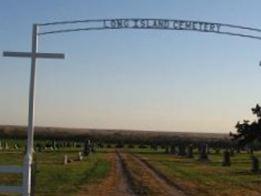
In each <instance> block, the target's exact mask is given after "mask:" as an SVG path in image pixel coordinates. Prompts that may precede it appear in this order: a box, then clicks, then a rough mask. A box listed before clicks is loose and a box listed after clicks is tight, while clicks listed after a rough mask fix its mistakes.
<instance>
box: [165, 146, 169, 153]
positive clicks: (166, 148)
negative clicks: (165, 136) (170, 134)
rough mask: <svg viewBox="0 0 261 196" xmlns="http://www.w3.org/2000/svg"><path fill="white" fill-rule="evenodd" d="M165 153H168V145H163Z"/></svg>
mask: <svg viewBox="0 0 261 196" xmlns="http://www.w3.org/2000/svg"><path fill="white" fill-rule="evenodd" d="M165 153H166V154H169V146H165Z"/></svg>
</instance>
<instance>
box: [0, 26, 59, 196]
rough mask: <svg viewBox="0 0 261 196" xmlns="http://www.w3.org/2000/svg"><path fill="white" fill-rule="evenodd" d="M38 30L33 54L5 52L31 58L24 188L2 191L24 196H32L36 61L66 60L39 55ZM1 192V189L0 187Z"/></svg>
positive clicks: (34, 29)
mask: <svg viewBox="0 0 261 196" xmlns="http://www.w3.org/2000/svg"><path fill="white" fill-rule="evenodd" d="M38 28H39V26H38V25H37V24H33V30H32V50H31V52H10V51H4V52H3V56H5V57H26V58H31V73H30V88H29V102H28V128H27V148H26V155H25V157H24V165H23V186H22V188H20V187H18V188H16V187H15V188H10V187H7V188H6V187H4V189H2V190H5V191H6V190H8V192H10V191H14V192H20V193H22V194H23V196H30V195H31V194H32V193H31V175H32V174H31V172H32V163H33V153H34V112H35V81H36V68H37V67H36V60H37V58H49V59H51V58H52V59H64V54H62V53H39V52H38V35H39V34H38ZM0 191H1V187H0Z"/></svg>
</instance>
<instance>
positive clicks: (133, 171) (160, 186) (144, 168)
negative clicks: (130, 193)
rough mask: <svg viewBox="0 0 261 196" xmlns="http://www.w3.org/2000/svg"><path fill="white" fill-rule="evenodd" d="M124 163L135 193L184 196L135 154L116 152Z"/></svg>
mask: <svg viewBox="0 0 261 196" xmlns="http://www.w3.org/2000/svg"><path fill="white" fill-rule="evenodd" d="M118 154H119V156H120V157H122V159H123V162H125V164H126V166H125V167H126V170H127V173H129V174H127V175H129V176H130V177H129V183H130V184H131V186H132V189H133V190H134V192H135V194H137V195H163V196H184V195H185V193H184V192H183V191H181V189H179V188H178V187H176V186H173V184H171V183H169V182H168V181H167V180H166V179H165V178H164V177H163V176H162V175H159V174H158V172H156V171H155V170H153V169H152V168H151V167H150V166H148V164H146V163H144V161H142V160H141V159H140V158H138V157H137V156H135V155H133V154H130V153H126V152H118Z"/></svg>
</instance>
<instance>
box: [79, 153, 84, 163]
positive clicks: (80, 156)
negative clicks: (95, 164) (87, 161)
mask: <svg viewBox="0 0 261 196" xmlns="http://www.w3.org/2000/svg"><path fill="white" fill-rule="evenodd" d="M78 160H79V161H82V160H83V156H82V152H79V153H78Z"/></svg>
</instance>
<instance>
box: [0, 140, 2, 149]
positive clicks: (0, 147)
mask: <svg viewBox="0 0 261 196" xmlns="http://www.w3.org/2000/svg"><path fill="white" fill-rule="evenodd" d="M0 150H3V147H2V142H1V141H0Z"/></svg>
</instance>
